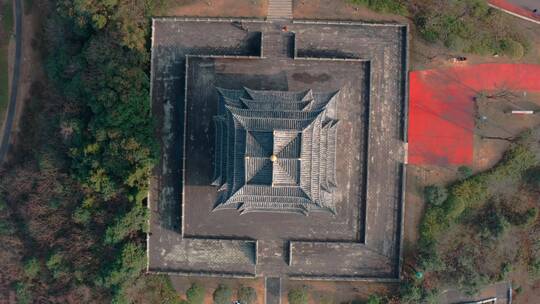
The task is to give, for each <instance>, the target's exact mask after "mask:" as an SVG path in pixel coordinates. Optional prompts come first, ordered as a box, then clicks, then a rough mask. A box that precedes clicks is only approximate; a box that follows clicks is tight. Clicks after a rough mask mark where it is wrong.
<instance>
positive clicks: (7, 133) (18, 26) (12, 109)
mask: <svg viewBox="0 0 540 304" xmlns="http://www.w3.org/2000/svg"><path fill="white" fill-rule="evenodd" d="M14 2H15V8H14V10H15V61H14V63H13V66H14V68H13V76H12V78H11V96H10V99H9V104H8V109H7V113H6V120H5V122H4V128H3V130H2V131H3V132H2V141H1V142H0V163H3V162H4V160H5V158H6V155H7V152H8V150H9V145H10V143H11V133H12V130H13V124H14V121H15V116H16V113H17V95H18V92H19V78H20V71H21V54H22V52H21V50H22V33H23V31H22V5H21V0H14Z"/></svg>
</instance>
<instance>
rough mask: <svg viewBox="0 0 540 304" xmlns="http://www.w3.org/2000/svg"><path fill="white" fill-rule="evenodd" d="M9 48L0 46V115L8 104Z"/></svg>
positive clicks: (0, 115)
mask: <svg viewBox="0 0 540 304" xmlns="http://www.w3.org/2000/svg"><path fill="white" fill-rule="evenodd" d="M8 79H9V77H8V48H7V45H5V46H0V117H2V116H3V115H4V112H5V110H6V106H7V104H8V98H9V95H8V91H9V90H8Z"/></svg>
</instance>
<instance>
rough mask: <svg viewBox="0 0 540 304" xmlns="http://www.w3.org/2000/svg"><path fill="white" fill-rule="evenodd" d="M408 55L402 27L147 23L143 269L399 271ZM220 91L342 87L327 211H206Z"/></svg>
mask: <svg viewBox="0 0 540 304" xmlns="http://www.w3.org/2000/svg"><path fill="white" fill-rule="evenodd" d="M284 25H286V26H287V31H282V27H283V26H284ZM406 59H407V28H406V27H405V26H400V25H373V24H359V23H338V22H326V23H323V22H308V21H303V22H301V21H294V22H292V23H283V24H280V23H270V22H264V21H259V20H223V19H222V20H220V19H204V20H202V19H179V18H166V19H164V18H160V19H155V20H154V21H153V36H152V79H151V80H152V109H153V114H154V116H155V117H156V118H157V121H158V128H157V132H156V134H157V136H159V138H160V139H161V141H162V156H161V161H160V164H159V166H157V168H156V170H155V174H154V178H153V179H152V180H151V190H150V194H149V205H150V209H151V218H150V232H149V235H148V257H149V259H148V270H149V271H150V272H164V273H170V274H184V275H189V274H199V275H213V276H233V277H253V276H289V277H290V278H296V279H330V280H339V279H342V280H365V279H372V280H395V279H397V278H398V276H399V269H400V257H401V233H402V231H401V230H402V229H401V225H402V205H403V194H402V192H403V182H404V180H403V178H404V174H405V172H404V171H405V166H404V164H403V162H404V158H405V155H404V154H405V152H404V150H403V147H404V141H406V139H405V137H404V134H406V132H405V131H406V130H404V126H405V125H406V124H405V122H406V115H405V113H406V112H407V99H406V87H407V83H406V81H407V78H406V77H407V60H406ZM216 86H218V87H223V88H227V89H241V88H242V87H243V86H246V87H249V88H251V89H257V90H283V91H287V90H290V91H301V90H305V89H313V90H314V91H329V90H341V92H342V93H343V94H346V98H342V99H343V100H345V102H343V103H342V104H341V105H339V106H338V108H339V112H338V115H337V116H338V117H337V119H339V120H340V125H339V128H338V135H337V136H338V147H339V148H338V151H337V153H338V157H337V159H338V162H337V164H336V166H337V169H338V170H337V172H338V176H337V178H338V187H339V192H340V193H341V194H342V196H341V200H339V199H338V202H337V206H336V216H332V215H331V214H326V213H325V214H313V215H311V214H310V215H309V216H303V215H296V214H271V213H264V214H261V213H257V212H254V213H249V214H245V215H239V214H238V212H237V211H234V210H223V211H221V210H220V211H214V212H212V211H211V210H212V208H213V203H215V198H216V193H217V189H216V187H213V186H211V185H210V184H211V182H212V180H211V179H212V173H213V165H212V159H213V151H214V150H213V149H214V147H213V143H214V130H213V124H212V119H211V118H212V116H213V115H215V111H216V105H217V92H216V90H215V89H213V88H214V87H216ZM186 89H187V90H186ZM337 256H339V257H340V258H339V259H337V258H336V257H337Z"/></svg>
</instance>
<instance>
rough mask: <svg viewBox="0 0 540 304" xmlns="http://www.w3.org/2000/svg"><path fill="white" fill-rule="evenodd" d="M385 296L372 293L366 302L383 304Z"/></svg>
mask: <svg viewBox="0 0 540 304" xmlns="http://www.w3.org/2000/svg"><path fill="white" fill-rule="evenodd" d="M383 303H384V298H383V297H381V296H379V295H370V296H369V298H368V300H367V302H366V304H383Z"/></svg>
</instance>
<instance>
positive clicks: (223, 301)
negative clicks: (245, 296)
mask: <svg viewBox="0 0 540 304" xmlns="http://www.w3.org/2000/svg"><path fill="white" fill-rule="evenodd" d="M232 295H233V292H232V289H231V288H230V287H229V286H227V285H224V284H220V285H219V286H218V288H217V289H216V290H215V291H214V295H213V298H214V303H215V304H229V303H231V298H232Z"/></svg>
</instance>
